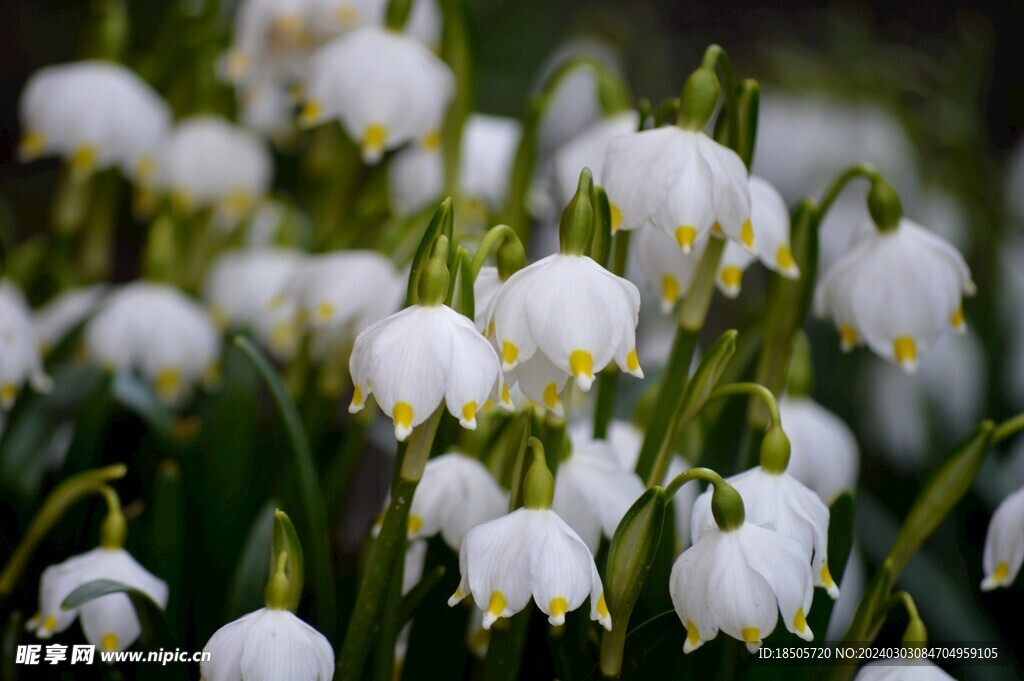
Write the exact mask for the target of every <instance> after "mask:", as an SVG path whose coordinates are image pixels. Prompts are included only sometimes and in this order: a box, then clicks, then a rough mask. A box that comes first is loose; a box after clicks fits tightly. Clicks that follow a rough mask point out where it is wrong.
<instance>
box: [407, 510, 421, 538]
mask: <svg viewBox="0 0 1024 681" xmlns="http://www.w3.org/2000/svg"><path fill="white" fill-rule="evenodd" d="M422 527H423V518H421V517H419V516H418V515H410V516H409V535H410V536H412V535H414V534H416V533H417V532H419V531H420V529H421V528H422Z"/></svg>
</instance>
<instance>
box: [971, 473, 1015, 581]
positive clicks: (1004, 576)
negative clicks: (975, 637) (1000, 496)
mask: <svg viewBox="0 0 1024 681" xmlns="http://www.w3.org/2000/svg"><path fill="white" fill-rule="evenodd" d="M1022 563H1024V487H1022V488H1021V489H1019V490H1017V491H1016V492H1014V493H1013V494H1011V495H1010V496H1008V497H1006V499H1004V500H1003V502H1002V503H1001V504H999V508H997V509H996V512H995V513H994V514H993V515H992V521H991V522H990V523H989V526H988V533H987V534H986V535H985V555H984V558H983V566H984V568H985V579H984V580H983V581H982V582H981V590H982V591H991V590H992V589H996V588H999V587H1008V586H1010V585H1011V584H1013V580H1015V579H1016V578H1017V573H1019V572H1020V567H1021V564H1022Z"/></svg>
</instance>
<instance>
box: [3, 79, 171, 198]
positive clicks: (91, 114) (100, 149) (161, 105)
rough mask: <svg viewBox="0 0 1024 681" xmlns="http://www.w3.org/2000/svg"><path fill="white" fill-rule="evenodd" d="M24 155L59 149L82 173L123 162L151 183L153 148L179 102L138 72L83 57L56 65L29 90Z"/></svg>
mask: <svg viewBox="0 0 1024 681" xmlns="http://www.w3.org/2000/svg"><path fill="white" fill-rule="evenodd" d="M20 113H21V124H22V129H23V135H24V136H23V138H22V141H21V144H20V146H19V149H18V151H19V154H20V155H21V157H22V159H24V160H31V159H34V158H37V157H39V156H44V155H48V154H57V155H59V156H61V157H63V158H64V159H65V160H66V161H68V162H69V163H70V164H71V168H72V170H73V171H74V172H75V173H77V174H79V175H86V174H88V173H91V172H93V171H97V170H104V169H106V168H110V167H113V166H118V167H120V168H121V169H122V171H123V172H124V174H125V175H126V176H128V177H129V178H131V179H132V180H135V181H137V182H139V183H141V184H146V183H147V182H148V180H149V179H150V176H151V174H152V171H153V153H154V151H155V149H156V147H157V145H158V144H159V142H160V139H161V138H162V137H163V136H164V134H165V133H166V132H167V129H168V127H169V126H170V123H171V109H170V107H169V106H167V104H166V103H165V102H164V101H163V99H161V97H160V95H159V94H157V92H156V91H155V90H154V89H153V88H151V87H150V86H149V85H148V84H147V83H146V82H145V81H144V80H142V79H141V78H140V77H139V76H138V75H136V74H135V73H134V72H133V71H131V70H129V69H127V68H125V67H123V66H119V65H117V64H112V63H107V62H98V61H80V62H74V63H71V64H61V65H58V66H48V67H46V68H43V69H40V70H39V71H37V72H36V73H35V74H33V76H32V78H31V79H30V80H29V82H28V85H27V86H26V87H25V91H24V93H23V94H22V97H21V111H20Z"/></svg>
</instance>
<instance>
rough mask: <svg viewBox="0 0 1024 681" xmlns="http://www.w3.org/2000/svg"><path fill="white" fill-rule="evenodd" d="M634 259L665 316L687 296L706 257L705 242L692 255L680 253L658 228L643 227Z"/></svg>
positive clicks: (637, 239)
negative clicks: (698, 267) (656, 293)
mask: <svg viewBox="0 0 1024 681" xmlns="http://www.w3.org/2000/svg"><path fill="white" fill-rule="evenodd" d="M633 239H634V241H635V246H634V253H635V254H636V255H635V256H634V258H635V261H636V265H637V267H638V269H639V270H640V274H641V276H642V277H643V280H644V284H645V285H646V287H647V288H648V289H650V290H651V291H657V292H658V293H659V298H660V300H661V312H662V314H669V313H670V312H672V308H673V307H675V304H676V301H677V300H679V299H680V298H682V297H683V296H685V295H686V293H687V292H688V291H689V290H690V285H691V284H692V283H693V276H694V275H695V274H696V273H697V265H698V264H700V259H701V256H702V255H703V254H704V243H700V244H698V245H697V247H696V249H695V250H693V251H691V252H690V253H688V254H687V253H683V252H682V251H680V250H679V248H678V246H677V245H676V243H675V242H674V241H673V240H672V237H670V236H668V235H667V234H665V232H663V231H661V230H660V229H658V228H657V227H652V226H650V225H644V226H642V227H639V228H638V229H637V230H636V234H635V235H634V237H633Z"/></svg>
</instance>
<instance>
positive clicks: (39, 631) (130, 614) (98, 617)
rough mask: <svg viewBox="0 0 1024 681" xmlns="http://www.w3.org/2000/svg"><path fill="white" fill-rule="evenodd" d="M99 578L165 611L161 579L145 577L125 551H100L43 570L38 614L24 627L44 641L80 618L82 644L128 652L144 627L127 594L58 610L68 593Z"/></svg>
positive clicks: (147, 573)
mask: <svg viewBox="0 0 1024 681" xmlns="http://www.w3.org/2000/svg"><path fill="white" fill-rule="evenodd" d="M98 579H105V580H110V581H114V582H119V583H121V584H125V585H127V586H130V587H132V588H135V589H138V590H139V591H141V592H142V593H144V594H146V595H147V596H149V597H150V598H151V599H152V600H153V602H154V603H156V604H157V605H158V606H160V607H161V608H163V607H166V606H167V584H166V583H165V582H164V581H163V580H161V579H158V578H157V577H154V576H153V575H151V574H150V573H149V572H147V571H146V569H145V568H144V567H142V566H141V565H139V564H138V563H137V562H136V561H135V559H134V558H132V557H131V555H130V554H129V553H128V552H127V551H125V550H124V549H120V548H116V549H115V548H106V547H102V546H101V547H97V548H95V549H93V550H92V551H89V552H87V553H83V554H81V555H78V556H74V557H72V558H69V559H68V560H66V561H64V562H63V563H59V564H57V565H51V566H50V567H48V568H46V569H45V570H43V575H42V577H41V578H40V581H39V612H38V613H37V614H36V615H35V616H34V617H33V618H32V619H31V620H29V621H28V624H27V625H26V628H27V629H29V631H33V632H35V635H36V636H38V637H39V638H42V639H48V638H50V637H51V636H53V635H54V634H59V633H60V632H62V631H64V630H65V629H67V628H68V627H70V626H71V624H72V622H74V621H75V618H77V617H81V619H82V631H83V632H85V638H86V640H87V641H89V643H91V644H93V645H94V646H97V647H98V648H99V649H100V650H102V651H105V652H110V651H115V650H125V649H126V648H129V647H131V645H132V644H133V643H135V641H136V640H137V639H138V638H139V635H140V634H141V633H142V627H141V626H140V625H139V619H138V617H137V616H136V614H135V607H134V606H133V605H132V603H131V600H130V599H129V598H128V596H127V594H123V593H113V594H107V595H106V596H100V597H99V598H95V599H93V600H91V601H88V602H86V603H83V604H82V605H80V606H79V607H77V608H71V609H70V610H65V609H63V608H62V607H61V603H63V602H64V599H66V598H67V597H68V596H70V595H71V592H72V591H74V590H75V589H77V588H78V587H80V586H82V585H83V584H87V583H89V582H92V581H95V580H98Z"/></svg>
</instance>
